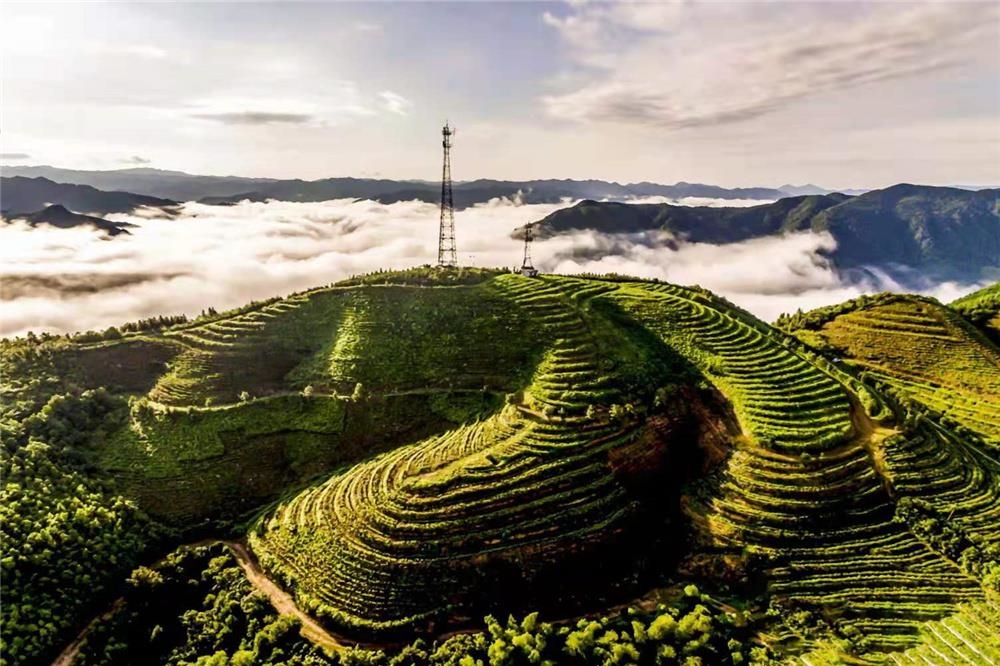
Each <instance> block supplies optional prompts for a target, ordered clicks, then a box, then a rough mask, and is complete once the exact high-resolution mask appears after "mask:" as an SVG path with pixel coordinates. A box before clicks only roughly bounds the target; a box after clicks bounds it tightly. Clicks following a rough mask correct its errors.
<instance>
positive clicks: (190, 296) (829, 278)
mask: <svg viewBox="0 0 1000 666" xmlns="http://www.w3.org/2000/svg"><path fill="white" fill-rule="evenodd" d="M571 203H572V202H565V203H561V204H528V205H520V204H518V203H517V202H515V201H511V200H508V199H496V200H493V201H490V202H488V203H485V204H480V205H477V206H474V207H471V208H467V209H464V210H461V211H459V212H458V213H457V214H456V228H457V230H456V235H457V242H458V254H459V262H460V263H461V264H464V265H473V266H508V267H517V266H520V264H521V253H522V243H520V242H519V241H517V240H515V239H512V238H511V232H512V231H513V230H514V229H515V228H517V227H519V226H521V225H524V224H526V223H528V222H534V221H537V220H539V219H541V218H542V217H545V216H546V215H548V214H549V213H551V212H553V211H555V210H557V209H558V208H562V207H564V206H566V205H569V204H571ZM675 203H678V202H675ZM679 203H682V204H686V205H734V202H733V201H721V200H719V201H706V200H703V199H698V200H690V201H689V200H682V201H681V202H679ZM759 203H761V202H760V201H753V202H742V201H741V202H735V204H737V205H738V204H743V205H750V204H759ZM108 219H111V220H114V221H117V222H128V223H131V224H134V225H135V226H134V227H132V228H130V229H129V231H130V232H131V233H130V235H121V236H118V237H116V238H114V239H111V238H109V237H107V236H105V235H103V234H101V233H100V232H98V231H96V230H93V229H91V228H89V227H86V228H76V229H54V228H51V227H48V226H39V227H34V228H32V227H29V226H28V225H26V224H25V223H23V222H17V221H14V222H10V221H7V223H5V224H0V336H15V335H21V334H24V333H26V332H27V331H29V330H34V331H35V332H42V331H49V332H53V333H65V332H74V331H85V330H91V329H94V330H99V329H103V328H106V327H108V326H111V325H115V324H120V323H123V322H126V321H132V320H136V319H140V318H143V317H148V316H151V315H158V314H179V313H184V314H187V315H197V314H198V313H199V312H201V311H202V310H203V309H205V308H208V307H215V308H216V309H218V310H223V309H228V308H231V307H235V306H238V305H242V304H244V303H246V302H247V301H250V300H254V299H264V298H267V297H270V296H277V295H284V294H288V293H291V292H295V291H301V290H304V289H308V288H310V287H315V286H320V285H325V284H329V283H331V282H335V281H337V280H340V279H343V278H346V277H349V276H351V275H356V274H359V273H366V272H370V271H374V270H377V269H394V268H406V267H411V266H416V265H421V264H426V263H430V262H433V261H434V260H435V259H436V256H437V249H436V248H437V226H438V206H437V205H436V204H433V203H423V202H419V201H409V202H400V203H394V204H380V203H377V202H373V201H368V200H350V199H343V200H334V201H323V202H315V203H312V202H311V203H297V202H287V201H269V202H258V203H255V202H249V201H244V202H242V203H239V204H236V205H232V206H209V205H204V204H199V203H186V204H183V205H182V206H181V207H180V210H179V213H178V214H177V215H176V216H171V217H165V216H162V214H160V213H159V212H158V211H152V210H149V211H137V212H136V213H134V214H131V215H112V216H109V218H108ZM834 247H835V241H834V240H833V238H832V237H831V236H829V235H828V234H813V233H809V232H805V233H799V234H791V235H787V236H784V237H780V238H764V239H755V240H749V241H744V242H740V243H731V244H725V245H711V244H706V243H685V242H678V241H677V240H676V239H671V238H666V237H663V236H662V235H661V234H659V233H642V234H614V235H608V234H601V233H596V232H579V233H574V234H570V235H563V236H557V237H555V238H551V239H547V240H540V241H536V242H535V243H534V246H533V249H532V254H533V257H534V263H535V266H536V267H538V268H539V269H541V270H542V271H543V272H553V273H583V272H586V273H610V272H614V273H624V274H629V275H635V276H640V277H647V278H653V277H655V278H660V279H663V280H668V281H670V282H675V283H678V284H700V285H702V286H704V287H707V288H709V289H712V290H713V291H716V292H717V293H720V294H722V295H724V296H726V297H727V298H729V299H730V300H732V301H734V302H735V303H737V304H739V305H741V306H743V307H745V308H746V309H748V310H750V311H751V312H753V313H755V314H756V315H758V316H759V317H761V318H762V319H764V320H767V321H771V320H773V319H774V318H775V317H776V316H777V315H778V314H780V313H781V312H792V311H794V310H796V309H798V308H801V309H803V310H808V309H811V308H814V307H819V306H821V305H828V304H832V303H837V302H840V301H843V300H846V299H849V298H853V297H855V296H857V295H859V294H861V293H869V292H873V291H881V290H886V289H888V290H897V291H903V290H904V289H903V288H902V287H901V286H900V285H898V284H896V283H895V282H894V281H893V280H891V279H890V278H888V277H887V276H885V275H882V274H879V273H877V272H872V273H868V274H866V275H865V276H864V277H862V278H856V279H853V280H850V281H848V280H845V279H844V278H843V277H842V276H840V275H838V274H837V272H836V271H834V270H833V268H832V267H831V265H830V263H829V262H828V261H827V260H826V258H825V257H824V255H823V253H824V252H827V251H830V250H832V249H833V248H834ZM976 288H977V285H957V284H954V283H946V284H941V285H935V286H933V287H932V288H930V289H928V290H927V291H926V292H925V293H930V294H931V295H934V296H937V297H938V298H939V299H941V300H942V301H946V302H947V301H949V300H951V299H953V298H957V297H958V296H960V295H962V294H964V293H967V292H969V291H972V290H974V289H976Z"/></svg>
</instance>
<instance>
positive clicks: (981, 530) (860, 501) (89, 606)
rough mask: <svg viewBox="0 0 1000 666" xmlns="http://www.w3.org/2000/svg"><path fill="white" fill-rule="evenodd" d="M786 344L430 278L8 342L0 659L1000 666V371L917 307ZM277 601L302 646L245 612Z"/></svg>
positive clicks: (504, 282)
mask: <svg viewBox="0 0 1000 666" xmlns="http://www.w3.org/2000/svg"><path fill="white" fill-rule="evenodd" d="M973 300H974V299H973ZM779 325H780V328H775V327H772V326H769V325H767V324H765V323H763V322H761V321H759V320H757V319H756V318H754V317H753V316H752V315H750V314H748V313H746V312H744V311H742V310H740V309H739V308H737V307H735V306H733V305H732V304H730V303H728V302H727V301H725V300H724V299H721V298H719V297H717V296H715V295H713V294H711V293H710V292H708V291H705V290H703V289H700V288H696V287H681V286H677V285H671V284H666V283H660V282H656V281H642V280H636V279H630V278H624V277H617V278H589V277H560V276H543V277H541V278H538V279H530V278H525V277H522V276H519V275H514V274H510V273H506V272H504V271H491V270H482V269H462V270H460V271H455V272H441V271H436V270H433V269H414V270H412V271H406V272H386V273H377V274H372V275H369V276H363V277H359V278H356V279H352V280H349V281H345V282H343V283H339V284H335V285H331V286H327V287H321V288H317V289H314V290H310V291H308V292H303V293H300V294H295V295H292V296H290V297H288V298H284V299H275V300H272V301H268V302H262V303H252V304H249V305H247V306H246V307H244V308H240V309H238V310H234V311H231V312H227V313H221V314H219V313H214V312H213V313H207V314H206V315H204V316H203V317H200V318H198V319H196V320H194V321H180V322H175V321H171V320H151V321H148V322H143V323H139V324H135V325H130V326H128V327H122V328H121V329H110V330H108V331H105V332H104V333H92V334H88V335H86V336H82V337H78V338H75V339H67V338H64V337H63V338H60V337H51V336H45V337H43V338H34V337H33V338H31V339H28V340H18V341H5V342H3V358H2V360H3V373H2V376H3V384H2V393H0V395H2V396H3V399H4V415H3V424H4V428H5V432H7V433H8V434H7V436H6V437H5V438H4V440H5V441H4V445H5V459H4V464H5V466H6V470H5V471H6V474H5V477H6V478H7V479H9V480H11V479H13V481H14V482H15V484H16V488H14V487H12V486H11V485H8V487H7V489H6V490H5V493H6V495H5V497H4V500H5V501H4V502H3V506H4V507H5V511H6V513H5V515H4V518H5V520H4V521H3V523H4V530H5V533H4V534H5V539H4V540H3V542H4V546H3V553H2V555H3V562H4V564H3V566H4V570H5V579H6V580H5V583H6V586H7V589H6V590H5V594H6V596H7V598H8V600H7V603H5V606H4V609H3V612H4V618H3V621H4V641H5V643H4V646H5V647H4V652H5V655H6V657H7V658H8V660H9V662H10V663H30V662H31V661H38V660H41V659H43V658H51V657H52V656H54V654H55V653H57V652H58V651H59V649H60V648H62V647H63V646H65V645H69V644H70V643H71V642H72V639H73V636H74V635H75V633H76V631H77V630H78V629H79V628H81V627H83V626H84V625H85V624H86V622H87V620H88V619H89V618H90V617H93V616H95V615H100V614H101V613H102V611H103V609H104V608H105V607H106V606H105V605H104V604H110V603H111V601H112V600H113V599H115V598H117V597H118V596H119V595H122V596H121V598H120V600H119V601H118V602H117V604H118V605H117V606H116V607H113V608H112V612H110V613H109V614H108V616H107V617H106V618H105V619H102V620H99V621H98V622H97V623H96V624H95V626H94V627H93V628H92V629H91V630H90V632H91V633H90V634H89V638H87V640H86V641H84V643H83V644H84V647H83V648H81V650H82V652H81V654H82V655H83V658H85V659H88V660H89V659H95V658H96V655H99V654H100V653H101V651H102V650H105V651H106V649H108V648H110V647H111V646H115V647H114V650H117V652H114V651H113V653H114V654H118V655H120V658H119V660H118V661H115V660H114V659H112V661H111V663H128V662H129V661H131V663H136V662H142V663H160V662H161V661H165V660H167V656H168V655H175V656H174V657H172V658H174V659H178V660H179V659H184V660H187V661H194V660H195V659H196V658H197V657H198V656H203V657H205V658H208V657H211V656H212V655H213V654H215V653H216V651H217V650H218V651H221V652H223V653H224V655H230V656H233V662H232V663H237V657H236V656H235V655H236V654H237V653H238V652H242V653H243V656H241V657H239V659H244V660H246V659H250V661H253V662H254V663H296V664H305V663H312V664H316V663H379V664H387V663H389V658H388V657H385V655H382V656H380V654H381V653H378V652H372V651H371V649H372V648H380V649H382V650H385V651H387V652H389V653H391V654H395V653H398V654H399V655H400V656H398V657H397V660H396V661H394V662H393V663H399V664H402V663H458V659H459V658H460V657H462V656H465V657H467V658H468V659H473V660H475V659H482V660H483V661H484V663H486V662H487V661H489V662H490V663H501V664H507V663H510V664H513V663H522V662H521V660H525V661H528V662H532V663H534V662H533V660H535V661H541V660H545V659H549V660H553V661H555V662H556V663H615V662H614V661H609V660H611V659H613V658H614V659H618V660H620V663H635V662H638V663H661V662H663V661H668V662H669V659H672V658H673V657H671V656H670V655H674V656H676V655H682V654H683V655H687V656H690V657H695V656H696V657H698V658H700V659H702V660H703V663H712V664H739V663H767V662H768V661H769V660H772V659H775V660H776V659H795V660H798V663H801V664H827V663H837V660H839V659H840V658H844V659H868V660H881V661H885V660H887V659H890V658H891V659H892V660H893V661H895V662H896V663H904V664H910V663H923V662H921V661H920V660H921V659H922V657H924V656H926V655H929V654H931V655H946V656H947V658H949V659H962V658H963V657H964V658H968V657H969V655H983V656H985V657H987V658H989V659H992V658H993V657H996V656H998V655H1000V644H998V642H997V640H996V636H997V630H998V628H1000V618H998V614H997V612H996V610H995V609H996V604H997V594H998V593H1000V557H998V555H1000V553H998V546H1000V543H998V538H1000V533H998V532H997V530H996V529H995V528H996V520H997V516H998V515H1000V485H998V475H1000V462H998V460H1000V455H998V451H1000V439H998V438H1000V432H998V431H997V430H996V428H995V424H996V423H997V422H1000V419H998V418H997V415H998V414H1000V402H998V401H997V400H995V399H994V397H993V396H1000V361H998V359H1000V351H998V349H997V348H996V346H995V345H994V344H993V343H992V342H991V341H990V340H988V339H987V338H986V337H985V336H984V335H983V334H982V333H981V332H979V331H978V330H977V329H976V328H975V327H974V326H973V325H972V323H970V322H969V321H967V320H966V319H964V318H963V316H962V315H961V314H960V312H959V311H957V310H953V309H951V308H949V307H947V306H944V305H941V304H940V303H937V302H936V301H931V300H929V299H924V298H920V297H909V296H880V297H877V298H868V299H861V300H858V301H854V302H850V303H847V304H844V305H842V306H838V307H836V308H829V309H824V310H821V311H817V312H814V313H807V314H800V315H795V316H794V317H787V318H783V320H782V321H780V322H779ZM29 442H31V443H29ZM28 470H30V473H29V472H28ZM33 479H34V480H33ZM38 479H44V481H43V482H42V481H39V480H38ZM52 506H65V507H66V508H65V510H64V511H59V512H56V513H55V514H52V515H53V517H52V518H51V519H46V520H48V521H49V522H47V523H45V524H44V525H40V524H38V523H37V522H36V521H38V520H40V519H39V518H38V516H39V511H41V509H40V508H36V507H45V508H46V510H47V509H48V507H52ZM44 515H48V514H44ZM55 534H59V535H60V536H59V538H57V539H56V538H52V537H53V535H55ZM206 538H208V539H223V540H226V542H227V543H229V544H230V545H229V546H226V547H209V546H207V545H206V543H205V542H204V540H205V539H206ZM240 539H246V543H247V545H248V547H249V550H247V548H246V546H244V545H243V543H242V541H240V542H238V543H237V542H236V540H240ZM190 542H195V543H193V544H192V545H190V547H189V548H185V549H181V550H179V551H177V552H176V553H174V554H173V555H170V556H169V557H167V558H166V559H162V560H161V559H159V558H160V556H161V555H162V553H163V552H167V551H171V550H173V549H175V548H177V547H178V545H180V544H184V543H190ZM43 544H44V545H43ZM212 548H215V550H212ZM43 552H44V553H45V554H44V555H43V554H42V553H43ZM247 557H250V558H254V559H253V561H250V562H248V561H247V559H246V558H247ZM257 562H259V565H260V567H262V571H263V573H253V572H258V571H259V570H256V569H254V568H253V567H254V566H256V563H257ZM140 564H143V565H144V567H142V568H139V569H137V570H136V571H135V572H134V573H132V574H131V576H129V571H130V570H132V569H133V568H134V567H136V566H137V565H140ZM241 567H243V571H247V572H248V574H249V573H253V575H252V576H251V577H250V578H246V577H245V575H244V573H242V571H241ZM38 572H46V573H45V575H44V576H38V575H33V574H36V573H38ZM263 576H266V579H265V580H267V579H269V581H270V585H271V586H272V587H270V588H267V589H268V590H270V592H269V593H268V595H269V596H271V595H272V594H274V590H273V589H272V588H273V587H274V586H275V585H276V586H277V588H280V589H281V590H284V591H285V592H287V593H288V594H290V595H292V598H293V600H292V601H289V600H287V599H286V600H284V601H281V602H280V603H281V604H283V606H282V607H284V608H287V604H289V603H292V604H295V605H296V608H297V609H298V612H300V613H301V614H302V615H303V616H305V617H307V618H311V619H312V620H311V621H313V622H314V624H310V625H308V627H307V626H306V625H302V627H303V636H307V637H310V638H308V640H307V639H305V638H301V637H299V635H298V631H299V625H298V624H296V622H297V621H296V622H290V621H285V622H284V624H280V623H281V621H280V620H279V619H278V618H277V616H276V614H275V611H274V610H273V609H272V608H271V607H270V605H269V604H268V603H267V602H265V601H262V599H265V598H266V597H258V601H256V602H251V601H250V600H249V599H250V593H251V591H252V586H254V585H258V584H260V580H261V577H263ZM126 578H128V580H129V581H130V582H129V583H128V584H127V585H126V584H125V583H124V582H123V581H124V580H125V579H126ZM185 581H187V582H185ZM197 581H200V582H197ZM181 590H187V591H186V592H183V593H182V592H181ZM271 599H272V601H273V600H274V597H273V596H271ZM11 600H13V601H11ZM28 600H30V603H29V601H28ZM274 603H275V604H278V603H279V602H277V601H274ZM11 609H16V610H17V612H11ZM484 616H491V617H486V619H485V620H484V619H483V618H484ZM508 616H512V617H511V620H510V621H509V622H507V623H506V624H504V622H503V621H500V622H498V621H497V620H495V619H493V618H494V617H500V618H507V617H508ZM39 626H41V627H43V630H42V631H38V630H37V627H39ZM219 626H226V627H227V631H225V632H219V631H217V630H216V629H211V630H210V629H209V627H219ZM154 627H159V629H158V630H156V631H155V632H154ZM199 627H200V628H199ZM203 631H204V632H208V631H211V634H212V635H213V636H215V638H214V639H212V640H213V641H214V642H212V643H211V646H209V645H208V644H203V643H202V642H200V641H201V640H202V639H199V638H196V637H197V636H199V635H201V634H200V633H199V632H203ZM151 632H152V633H153V634H155V636H156V637H155V638H154V639H153V640H150V641H148V642H147V641H144V640H143V639H142V638H141V637H142V636H148V635H151ZM452 632H461V633H459V634H458V635H453V633H452ZM954 636H958V637H959V638H958V639H956V638H954ZM421 639H422V640H421ZM309 641H312V642H309ZM411 641H415V642H411ZM431 641H435V642H433V643H432V642H431ZM352 645H359V646H360V648H362V649H361V650H360V651H359V650H355V651H347V647H348V646H352ZM102 646H104V647H103V648H102ZM400 650H402V652H400ZM87 655H90V656H89V657H88V656H87ZM121 655H124V656H121ZM265 655H267V656H265ZM432 655H436V656H432ZM532 655H534V656H532ZM613 655H618V656H617V657H614V656H613ZM536 657H537V659H536ZM449 659H451V660H452V661H449ZM352 660H353V661H352ZM621 660H623V661H621ZM85 663H90V661H86V662H85ZM248 663H249V662H248Z"/></svg>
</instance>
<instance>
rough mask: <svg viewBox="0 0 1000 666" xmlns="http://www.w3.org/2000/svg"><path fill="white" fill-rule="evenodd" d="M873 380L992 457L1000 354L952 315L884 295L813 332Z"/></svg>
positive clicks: (998, 421) (998, 443) (996, 445)
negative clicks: (974, 439) (966, 435)
mask: <svg viewBox="0 0 1000 666" xmlns="http://www.w3.org/2000/svg"><path fill="white" fill-rule="evenodd" d="M816 334H818V335H819V336H820V337H821V338H822V339H823V340H824V341H825V343H826V344H828V345H830V346H831V347H832V348H834V349H835V350H837V353H839V354H842V355H843V357H844V359H845V360H846V361H847V362H848V363H850V364H852V365H854V366H855V367H856V368H858V369H859V370H864V371H866V372H868V373H870V374H871V375H872V377H873V378H874V379H875V380H876V381H880V382H884V383H885V384H887V385H889V386H891V387H893V388H895V389H896V390H898V391H900V392H901V393H902V394H903V395H905V396H907V397H909V398H911V399H913V400H916V401H918V402H920V403H922V404H924V405H926V406H927V407H929V408H931V409H932V410H934V411H935V412H938V413H940V414H943V415H945V416H946V417H948V418H950V419H952V420H954V421H955V422H956V423H958V424H960V425H962V426H964V427H966V428H969V429H970V430H972V431H973V432H975V433H977V434H978V435H980V436H981V437H983V438H984V439H985V440H986V441H987V442H988V443H990V444H992V445H993V451H994V454H996V453H997V452H1000V353H998V351H997V348H996V347H995V346H993V345H990V344H989V343H988V342H987V341H986V340H985V339H983V338H982V337H981V336H979V335H977V334H976V332H975V331H974V330H973V329H972V328H971V327H970V326H969V325H968V324H967V323H966V322H965V321H963V320H962V319H961V317H959V316H958V315H957V314H956V313H955V312H954V311H952V310H949V309H948V308H946V307H944V306H942V305H940V304H938V303H936V302H934V301H931V300H929V299H923V298H919V297H914V296H885V297H882V298H880V299H878V300H876V301H874V302H873V303H872V304H870V305H867V306H865V307H860V308H857V309H854V310H852V311H849V312H846V313H844V314H840V315H839V316H836V317H833V318H831V319H830V320H829V321H826V322H825V323H823V324H822V326H821V327H820V328H818V330H817V331H816Z"/></svg>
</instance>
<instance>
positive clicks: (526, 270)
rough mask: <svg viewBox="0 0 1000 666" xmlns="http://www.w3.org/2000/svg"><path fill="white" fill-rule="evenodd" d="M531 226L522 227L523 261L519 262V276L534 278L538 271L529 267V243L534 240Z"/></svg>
mask: <svg viewBox="0 0 1000 666" xmlns="http://www.w3.org/2000/svg"><path fill="white" fill-rule="evenodd" d="M533 227H534V225H533V224H526V225H524V261H523V262H521V275H526V276H528V277H535V276H536V275H538V271H537V270H535V267H534V266H532V265H531V241H533V240H535V232H534V230H533Z"/></svg>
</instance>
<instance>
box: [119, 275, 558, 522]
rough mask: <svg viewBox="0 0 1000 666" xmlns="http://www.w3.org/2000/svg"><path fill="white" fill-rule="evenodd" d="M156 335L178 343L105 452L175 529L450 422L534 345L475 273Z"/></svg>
mask: <svg viewBox="0 0 1000 666" xmlns="http://www.w3.org/2000/svg"><path fill="white" fill-rule="evenodd" d="M395 277H396V279H400V276H398V275H397V276H395ZM155 339H156V340H161V341H164V342H166V343H169V344H171V345H172V347H173V348H174V349H175V350H178V349H179V351H175V353H176V355H175V356H174V357H173V358H172V359H171V360H170V361H169V363H168V365H167V366H166V371H165V372H162V374H161V375H160V376H159V378H158V380H157V381H156V382H155V385H154V386H153V387H152V389H151V390H149V392H148V394H147V395H146V396H144V397H141V398H140V399H139V400H138V401H136V402H134V404H133V405H132V408H131V410H130V412H131V413H130V415H129V418H128V422H127V424H126V426H125V427H124V428H122V430H121V431H120V432H119V433H118V434H117V435H116V436H114V437H112V438H111V439H110V441H109V442H108V445H107V446H106V447H105V448H104V449H103V450H102V452H101V458H102V462H103V464H104V466H105V467H106V468H107V469H109V470H111V471H112V472H113V473H114V474H115V475H116V476H118V477H119V478H120V479H121V480H122V481H124V482H125V484H126V485H127V486H128V487H129V488H130V489H131V490H132V492H133V493H134V494H135V495H137V496H138V497H139V498H140V499H141V500H143V503H144V505H145V506H147V508H149V510H151V511H153V512H154V513H155V514H156V515H159V516H163V517H165V518H168V519H170V520H171V521H172V522H189V521H191V520H197V519H202V518H207V517H215V516H218V515H228V516H232V515H235V514H236V513H238V512H240V511H244V510H248V509H250V508H252V507H253V506H255V504H259V503H260V501H262V500H265V499H269V498H272V497H274V496H276V495H277V494H279V493H280V492H281V491H282V490H283V489H284V488H286V487H287V486H288V485H290V484H294V483H296V482H298V481H301V480H302V479H305V478H308V477H310V476H311V475H314V474H316V473H319V472H324V471H329V470H330V469H332V468H334V467H336V466H337V465H340V464H344V463H351V462H355V461H357V460H361V459H363V458H365V457H367V456H370V455H372V454H374V453H377V452H378V451H380V450H384V449H386V448H388V447H391V446H398V445H399V444H402V443H405V442H406V441H413V440H415V439H419V438H420V437H422V436H426V435H427V434H429V433H431V432H436V431H441V430H443V429H446V428H447V427H449V426H452V427H453V426H454V425H455V424H456V423H461V422H463V421H465V420H466V419H467V418H469V416H470V415H471V414H475V413H477V412H479V411H480V410H482V409H485V408H487V407H490V406H491V405H495V404H497V403H499V402H500V401H501V400H502V396H503V395H504V393H505V392H506V391H509V390H513V389H514V388H516V387H517V386H520V385H521V384H523V382H524V381H525V379H526V378H527V377H528V376H530V372H531V369H532V367H533V365H534V363H535V359H536V357H537V355H538V354H539V353H540V343H539V341H538V340H539V336H538V334H537V329H536V328H535V327H534V324H533V323H532V321H531V320H530V319H529V318H528V317H527V315H526V313H524V312H522V311H521V310H520V309H518V308H517V307H515V306H513V304H511V303H510V302H508V301H507V300H506V299H505V298H504V297H503V295H502V294H500V293H499V292H497V291H496V289H494V288H493V287H492V286H490V285H489V284H488V283H485V282H479V283H477V284H462V285H449V286H443V285H442V286H434V285H427V286H417V285H409V286H401V285H399V284H384V283H379V284H374V285H373V284H363V285H353V286H342V287H332V288H325V289H317V290H314V291H311V292H307V293H304V294H300V295H297V296H293V297H290V298H287V299H282V300H277V301H274V302H271V303H267V304H262V305H258V306H256V307H249V308H245V309H244V310H243V311H239V312H236V313H233V314H229V315H223V316H220V317H217V318H216V319H215V320H213V321H210V322H208V323H200V324H199V323H196V324H195V325H186V326H183V327H178V328H174V329H171V330H168V331H166V332H165V333H164V334H162V335H160V336H157V337H156V338H155ZM161 367H162V366H161Z"/></svg>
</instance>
